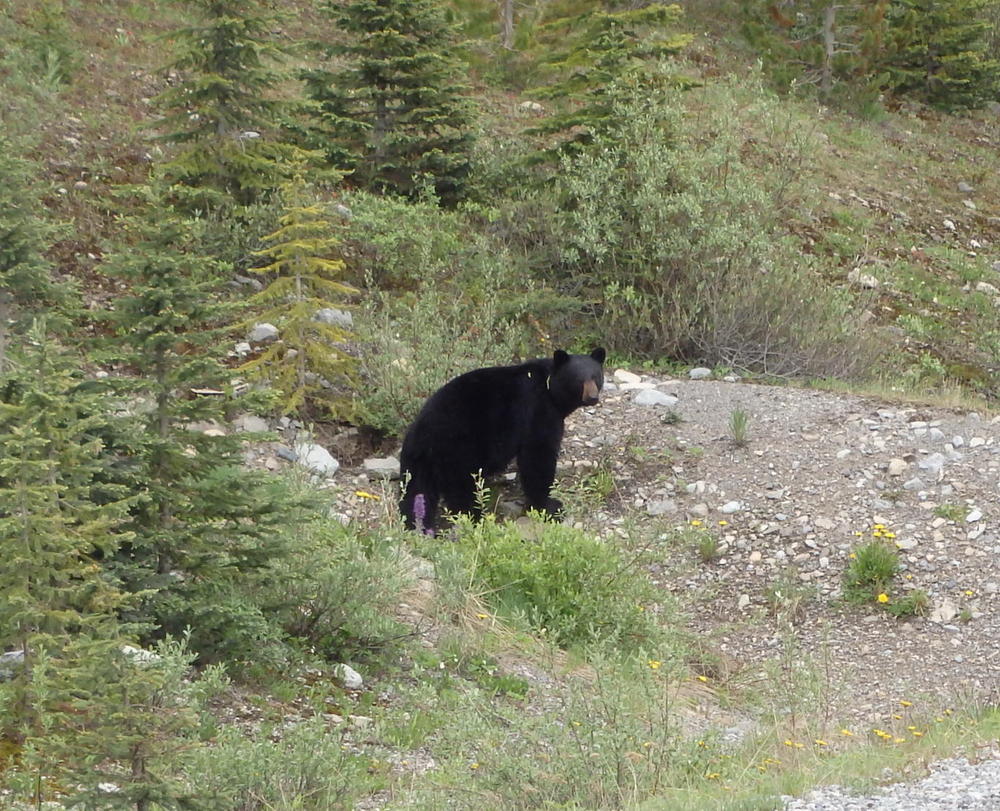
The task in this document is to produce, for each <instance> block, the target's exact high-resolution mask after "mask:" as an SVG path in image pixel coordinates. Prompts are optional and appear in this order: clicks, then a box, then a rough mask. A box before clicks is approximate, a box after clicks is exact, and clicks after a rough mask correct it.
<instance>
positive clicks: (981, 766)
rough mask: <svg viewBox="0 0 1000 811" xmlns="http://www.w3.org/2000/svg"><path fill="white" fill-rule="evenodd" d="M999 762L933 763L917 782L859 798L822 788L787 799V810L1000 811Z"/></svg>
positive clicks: (838, 789)
mask: <svg viewBox="0 0 1000 811" xmlns="http://www.w3.org/2000/svg"><path fill="white" fill-rule="evenodd" d="M998 809H1000V760H995V759H990V760H984V761H981V762H978V763H969V761H968V760H966V759H965V758H953V759H951V760H942V761H939V762H938V763H935V764H932V766H931V773H930V774H929V775H928V776H927V777H925V778H924V779H923V780H919V781H917V782H915V783H893V784H892V785H889V786H886V787H884V788H881V789H879V790H877V791H875V792H873V793H871V794H868V795H865V796H858V795H857V794H853V793H852V792H851V791H849V790H848V789H845V788H843V787H842V786H823V787H821V788H818V789H815V790H813V791H811V792H809V794H807V795H805V796H804V797H800V798H797V799H787V800H786V802H785V811H998Z"/></svg>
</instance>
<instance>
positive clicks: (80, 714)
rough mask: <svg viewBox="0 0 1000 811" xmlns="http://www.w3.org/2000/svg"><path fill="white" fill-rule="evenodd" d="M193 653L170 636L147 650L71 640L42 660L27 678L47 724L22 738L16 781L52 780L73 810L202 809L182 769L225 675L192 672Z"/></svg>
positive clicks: (192, 785) (63, 799) (83, 640)
mask: <svg viewBox="0 0 1000 811" xmlns="http://www.w3.org/2000/svg"><path fill="white" fill-rule="evenodd" d="M193 658H194V655H193V654H191V653H190V652H188V651H187V649H186V647H185V645H183V644H182V643H179V642H174V641H170V640H167V641H166V642H164V643H162V644H160V645H159V646H158V647H157V648H156V650H155V651H145V650H142V649H139V648H134V647H131V648H130V647H123V646H121V644H120V643H118V644H116V645H108V644H106V643H105V644H103V645H94V644H93V642H92V641H88V640H86V639H76V640H74V641H73V642H72V643H71V644H69V645H67V646H66V647H65V648H63V649H62V650H60V651H58V652H55V653H53V654H52V655H51V656H49V657H45V658H44V659H42V661H41V662H40V663H39V665H38V667H36V668H35V671H34V673H33V679H34V681H35V688H36V690H37V692H38V694H39V695H41V696H44V697H45V701H44V707H43V712H42V717H43V719H44V726H45V730H44V734H40V735H37V736H33V737H29V738H28V739H27V740H26V741H25V744H24V754H23V762H24V771H23V773H21V774H15V776H14V777H15V783H18V782H20V783H22V784H23V783H28V784H29V785H30V783H31V782H35V781H36V780H37V782H38V783H39V784H42V785H48V782H49V781H45V782H44V783H43V782H42V780H41V779H40V778H41V777H42V776H45V777H51V778H55V780H54V781H53V782H54V784H55V785H58V786H60V787H61V788H62V790H63V792H64V796H63V797H62V801H63V803H64V804H65V805H66V806H67V807H73V808H77V807H82V808H101V809H109V810H110V809H123V810H124V809H130V810H131V809H135V810H136V811H147V809H148V811H152V809H154V808H163V809H182V808H192V807H201V806H199V805H198V794H200V793H201V789H200V788H196V787H195V784H194V783H192V782H191V781H190V780H187V779H185V775H184V774H183V771H182V770H181V769H179V768H178V766H179V765H180V764H182V763H183V760H184V756H185V753H186V751H187V750H189V749H190V748H191V747H192V745H193V744H195V743H197V741H198V739H199V735H200V732H201V728H202V719H203V712H204V710H205V707H206V704H207V701H208V699H210V698H212V697H214V696H215V695H216V694H217V693H218V692H219V691H220V690H221V688H222V687H223V686H224V684H225V681H224V679H223V677H222V674H221V671H219V670H213V669H211V668H210V669H209V670H207V671H206V672H203V673H202V674H200V676H198V677H193V676H192V674H191V672H190V665H191V661H192V659H193ZM29 781H30V782H29Z"/></svg>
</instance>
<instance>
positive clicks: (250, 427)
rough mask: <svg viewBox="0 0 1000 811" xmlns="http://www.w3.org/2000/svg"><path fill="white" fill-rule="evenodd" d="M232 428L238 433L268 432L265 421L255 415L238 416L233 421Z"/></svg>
mask: <svg viewBox="0 0 1000 811" xmlns="http://www.w3.org/2000/svg"><path fill="white" fill-rule="evenodd" d="M233 428H235V429H236V430H237V431H239V432H240V433H250V434H259V433H262V432H264V431H267V430H268V424H267V420H265V419H264V418H263V417H258V416H257V415H256V414H240V415H239V416H238V417H237V418H236V419H235V420H233Z"/></svg>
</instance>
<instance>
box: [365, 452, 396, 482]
mask: <svg viewBox="0 0 1000 811" xmlns="http://www.w3.org/2000/svg"><path fill="white" fill-rule="evenodd" d="M361 466H362V467H363V468H364V469H365V470H366V471H367V472H368V475H369V476H371V477H375V478H385V479H389V478H392V477H393V476H398V475H399V460H398V459H397V458H396V457H395V456H374V457H371V458H369V459H365V461H364V462H362V463H361Z"/></svg>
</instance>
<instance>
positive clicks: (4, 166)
mask: <svg viewBox="0 0 1000 811" xmlns="http://www.w3.org/2000/svg"><path fill="white" fill-rule="evenodd" d="M18 152H19V150H18V146H17V144H16V143H15V142H13V141H11V140H9V139H7V138H6V137H4V136H3V135H2V134H0V374H3V373H5V372H6V371H7V370H8V367H9V363H10V361H9V358H8V353H9V350H10V343H11V341H12V339H13V338H14V337H16V336H17V335H18V334H21V335H22V336H23V333H24V330H25V327H26V326H27V325H28V324H30V323H31V318H32V316H33V315H36V314H41V312H42V309H43V307H44V306H45V305H46V304H47V303H48V304H51V303H52V297H53V295H54V294H55V293H56V292H57V290H58V287H57V285H56V284H55V283H54V282H53V280H52V279H51V276H50V267H49V263H48V262H47V261H46V259H45V257H44V256H43V253H44V251H45V250H47V249H48V247H49V243H50V242H51V240H52V239H53V238H54V235H55V230H54V229H53V227H52V226H51V225H50V224H48V223H47V222H46V219H45V213H44V209H43V207H42V202H41V189H40V187H39V186H38V185H37V183H36V182H35V181H34V177H35V175H37V173H38V167H37V166H35V165H34V164H32V163H31V162H29V161H27V160H25V159H23V158H21V157H20V156H19V154H18Z"/></svg>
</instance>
